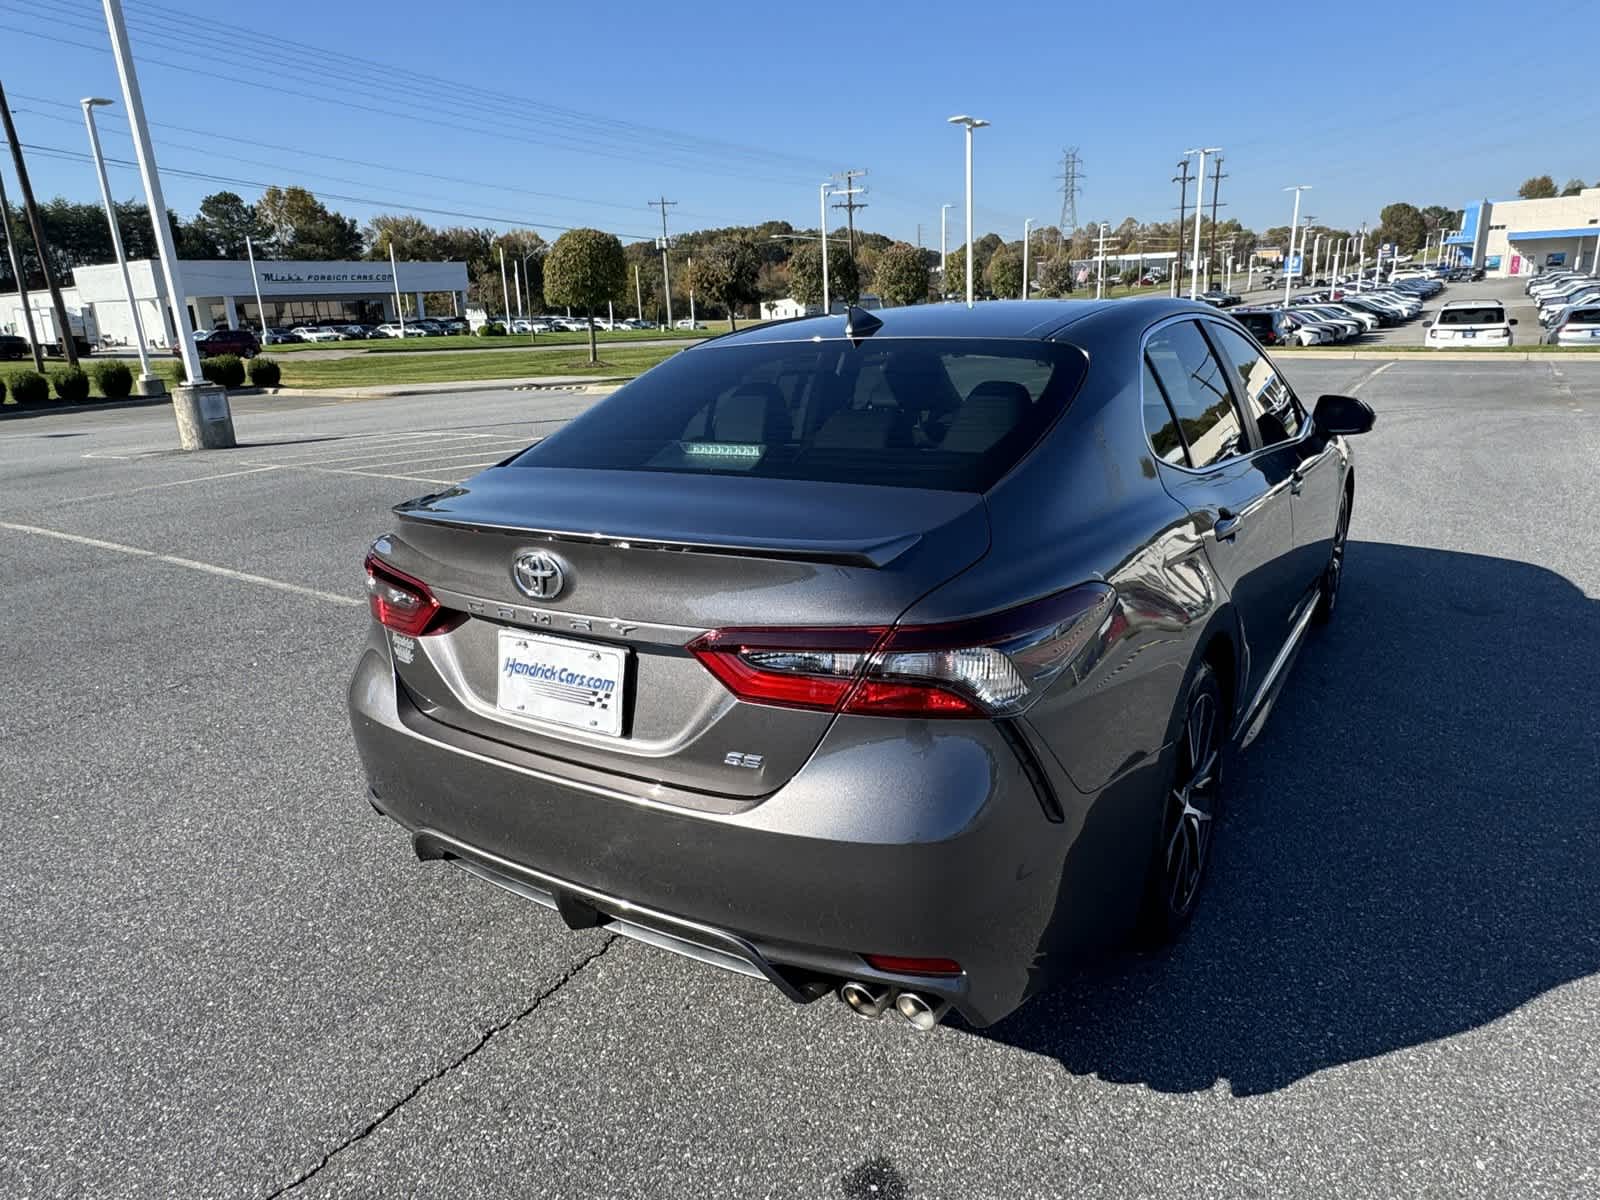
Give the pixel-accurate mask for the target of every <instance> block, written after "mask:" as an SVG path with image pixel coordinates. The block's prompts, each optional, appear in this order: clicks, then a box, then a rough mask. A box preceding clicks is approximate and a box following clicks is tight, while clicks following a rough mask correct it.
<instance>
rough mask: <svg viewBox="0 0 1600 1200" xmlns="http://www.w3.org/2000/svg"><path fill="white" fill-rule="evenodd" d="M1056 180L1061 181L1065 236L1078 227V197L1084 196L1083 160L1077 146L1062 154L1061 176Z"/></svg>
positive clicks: (1061, 223)
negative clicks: (1079, 155)
mask: <svg viewBox="0 0 1600 1200" xmlns="http://www.w3.org/2000/svg"><path fill="white" fill-rule="evenodd" d="M1056 178H1058V179H1060V180H1061V222H1060V228H1061V232H1062V233H1063V234H1070V233H1071V232H1072V231H1073V230H1074V229H1076V228H1077V227H1078V197H1079V196H1080V195H1082V194H1083V160H1082V159H1081V158H1079V157H1078V148H1077V147H1076V146H1068V147H1067V148H1066V149H1065V150H1063V151H1062V152H1061V174H1060V175H1058V176H1057V177H1056Z"/></svg>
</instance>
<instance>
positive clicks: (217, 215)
mask: <svg viewBox="0 0 1600 1200" xmlns="http://www.w3.org/2000/svg"><path fill="white" fill-rule="evenodd" d="M191 224H192V225H193V226H194V229H195V236H196V238H197V240H203V241H204V242H205V243H206V244H207V245H209V246H210V248H211V253H210V254H209V255H207V257H208V258H209V257H214V258H245V257H247V253H246V251H245V244H244V241H245V238H249V239H250V240H251V241H252V243H254V244H255V248H256V254H257V255H258V256H259V255H260V254H261V251H262V246H261V243H262V242H263V241H264V240H265V239H266V238H267V236H268V230H267V227H266V226H265V225H264V224H263V223H262V221H261V218H260V217H259V216H257V215H256V209H255V205H253V204H246V203H245V202H244V199H243V198H242V197H240V196H239V195H238V194H237V193H234V192H213V193H212V194H211V195H209V196H207V197H206V198H205V199H203V200H201V201H200V213H199V215H198V216H197V217H195V219H194V221H193V222H192V223H191Z"/></svg>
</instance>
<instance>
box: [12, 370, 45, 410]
mask: <svg viewBox="0 0 1600 1200" xmlns="http://www.w3.org/2000/svg"><path fill="white" fill-rule="evenodd" d="M11 398H12V399H13V400H15V401H16V402H17V403H18V404H43V403H44V402H45V401H47V400H49V399H50V381H49V380H48V379H46V378H45V377H44V376H43V375H41V374H39V372H37V371H18V372H17V373H16V374H15V375H13V376H12V377H11Z"/></svg>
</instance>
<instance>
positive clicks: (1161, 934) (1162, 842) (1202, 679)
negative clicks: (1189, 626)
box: [1136, 662, 1228, 947]
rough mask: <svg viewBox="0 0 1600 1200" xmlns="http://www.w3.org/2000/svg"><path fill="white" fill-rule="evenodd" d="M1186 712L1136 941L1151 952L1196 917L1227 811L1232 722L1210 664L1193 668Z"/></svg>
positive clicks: (1164, 943)
mask: <svg viewBox="0 0 1600 1200" xmlns="http://www.w3.org/2000/svg"><path fill="white" fill-rule="evenodd" d="M1183 711H1184V717H1183V726H1182V728H1181V731H1180V732H1179V734H1178V749H1177V761H1176V763H1175V764H1174V767H1173V777H1172V780H1171V782H1170V784H1169V786H1168V787H1167V789H1166V792H1165V794H1164V795H1163V796H1162V798H1161V818H1160V823H1159V827H1158V830H1157V837H1156V843H1155V846H1154V848H1153V850H1152V852H1151V858H1150V866H1149V869H1148V870H1147V872H1146V876H1145V895H1144V902H1143V905H1142V907H1141V909H1140V913H1139V924H1138V928H1137V934H1136V936H1137V940H1138V942H1139V944H1141V945H1144V946H1150V947H1154V946H1162V945H1166V944H1167V943H1169V942H1171V941H1173V940H1174V939H1175V938H1177V936H1178V935H1179V934H1180V933H1182V932H1183V930H1184V928H1185V927H1186V926H1187V925H1188V924H1189V919H1190V917H1192V916H1193V915H1194V910H1195V906H1196V904H1197V902H1198V900H1199V897H1200V892H1201V890H1202V888H1203V886H1204V884H1205V879H1206V873H1207V868H1208V867H1209V865H1210V862H1211V857H1212V853H1211V852H1212V842H1213V840H1214V839H1213V833H1214V830H1215V827H1216V818H1217V817H1218V816H1219V815H1220V814H1221V811H1222V803H1221V802H1222V797H1223V779H1222V768H1223V760H1224V757H1225V756H1224V754H1223V750H1224V748H1225V746H1226V743H1227V729H1228V720H1227V713H1226V711H1225V708H1224V705H1223V697H1222V686H1221V684H1220V683H1218V681H1217V674H1216V672H1215V671H1213V670H1212V669H1211V665H1210V664H1209V663H1204V662H1202V663H1201V664H1200V666H1199V668H1198V670H1196V672H1195V675H1194V679H1193V680H1192V681H1191V682H1190V684H1189V692H1188V695H1187V696H1186V697H1185V698H1184V710H1183Z"/></svg>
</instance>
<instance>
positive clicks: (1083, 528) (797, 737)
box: [349, 299, 1373, 1028]
mask: <svg viewBox="0 0 1600 1200" xmlns="http://www.w3.org/2000/svg"><path fill="white" fill-rule="evenodd" d="M1372 422H1373V416H1372V412H1371V410H1370V409H1368V408H1367V407H1366V406H1365V405H1363V404H1362V403H1361V402H1360V401H1357V400H1354V399H1351V398H1348V397H1341V396H1323V397H1321V398H1320V399H1318V400H1317V401H1316V402H1315V404H1314V405H1313V404H1309V403H1308V402H1307V400H1306V398H1303V397H1300V396H1297V395H1296V394H1295V392H1294V390H1293V388H1292V387H1290V386H1289V383H1288V381H1287V380H1285V379H1284V378H1283V376H1282V375H1281V373H1280V372H1279V371H1278V369H1277V367H1276V366H1275V365H1274V363H1273V362H1272V361H1271V359H1270V358H1268V356H1267V355H1266V354H1265V353H1264V352H1263V351H1262V349H1261V347H1260V346H1259V345H1257V344H1256V342H1255V341H1254V340H1252V338H1251V337H1250V335H1249V333H1247V332H1246V331H1245V330H1244V328H1243V327H1242V326H1241V325H1239V324H1238V323H1237V322H1236V321H1234V320H1233V319H1232V318H1230V317H1228V316H1227V315H1226V314H1224V313H1220V312H1218V311H1216V310H1214V309H1211V308H1209V307H1207V306H1203V305H1197V304H1190V303H1186V302H1182V301H1169V300H1164V299H1163V300H1122V301H1117V302H1115V303H1094V302H1056V301H1032V302H1028V303H1020V302H996V303H989V304H982V305H979V306H978V307H977V308H975V309H967V308H964V307H959V306H955V305H928V306H918V307H912V308H903V309H893V310H888V311H883V312H878V313H865V312H861V311H859V310H852V311H851V313H850V314H848V315H847V316H832V317H817V318H809V319H802V320H798V321H791V322H785V323H780V324H774V325H766V326H762V327H760V328H755V329H750V330H747V331H745V332H742V333H739V334H735V335H733V336H730V337H722V338H717V339H715V340H713V341H710V342H706V343H703V344H701V345H699V346H696V347H694V348H692V349H689V350H686V351H684V352H683V353H681V354H679V355H677V356H676V357H674V358H672V359H670V360H669V361H667V362H665V363H663V364H662V365H660V366H658V367H656V368H655V369H654V370H652V371H650V372H648V373H647V374H645V375H643V376H641V377H640V378H639V379H637V380H635V381H634V382H633V383H630V384H628V385H627V386H626V387H624V388H622V389H621V390H620V391H618V392H616V393H615V394H614V395H612V396H611V397H609V398H608V399H606V400H604V401H602V402H600V403H598V404H596V405H595V406H594V407H593V408H591V409H590V410H588V411H587V412H586V413H584V414H583V415H582V416H580V417H578V418H577V419H576V420H574V421H572V422H571V423H570V424H569V425H567V426H566V427H565V428H563V429H562V430H561V431H560V432H559V433H556V434H555V435H553V436H552V437H549V438H547V439H545V440H544V441H542V442H539V443H538V444H536V445H534V446H533V447H531V448H530V449H528V450H526V451H525V452H523V453H521V454H519V455H517V456H515V457H513V458H511V459H508V460H507V461H506V462H504V463H502V464H500V465H499V466H496V467H494V468H491V469H490V470H487V471H484V472H482V473H481V474H479V475H476V476H473V477H472V478H471V479H468V480H467V481H466V482H464V483H462V484H461V485H459V486H457V487H452V488H449V489H447V490H446V491H443V492H440V493H438V494H436V495H431V496H423V497H421V498H420V499H417V500H413V501H410V502H408V503H405V504H402V505H400V506H399V507H398V508H396V509H395V520H394V522H393V524H392V526H391V528H390V530H389V532H387V533H385V534H384V535H383V536H381V537H379V538H378V539H377V540H376V541H375V542H374V543H373V545H372V551H371V553H370V554H369V555H368V557H367V560H366V570H367V588H368V591H369V593H370V598H371V608H372V617H373V620H372V624H371V629H370V635H369V637H368V639H367V643H366V645H365V647H364V649H363V650H362V652H361V656H360V660H359V662H358V663H357V665H356V670H355V676H354V678H353V679H352V681H351V684H350V695H349V699H350V714H351V720H352V723H353V725H354V729H355V739H356V743H357V746H358V747H359V749H360V754H361V759H362V762H363V764H364V766H365V769H366V774H367V778H368V781H369V783H370V786H371V796H370V798H371V802H372V804H373V805H374V806H375V807H376V808H377V809H378V810H379V811H380V812H382V813H383V814H385V815H386V816H388V817H389V818H390V819H392V820H393V821H395V822H396V823H397V824H399V825H400V826H401V827H402V828H404V829H405V830H406V832H407V833H408V834H409V835H410V838H411V842H412V846H413V847H414V849H415V851H416V853H417V855H418V856H419V857H421V858H424V859H442V860H447V861H449V862H452V863H454V864H455V865H457V866H458V867H460V868H462V869H463V870H464V871H466V872H468V873H469V874H472V875H477V876H479V877H481V878H482V879H485V880H488V881H490V882H492V883H495V884H497V885H499V886H501V887H503V888H507V889H509V890H510V891H512V892H515V893H517V894H519V895H521V896H524V897H526V898H528V899H530V900H533V901H537V902H539V903H541V904H545V905H547V906H549V907H551V908H553V909H554V910H555V911H556V912H557V913H559V914H560V916H561V918H562V919H563V920H564V921H565V922H566V923H567V924H568V925H569V926H571V927H573V928H586V927H595V926H600V927H605V928H607V929H609V930H612V931H614V932H616V933H620V934H624V935H627V936H630V937H634V938H637V939H639V940H641V941H645V942H649V943H651V944H653V945H656V946H660V947H663V948H666V949H669V950H674V951H677V952H679V953H682V954H686V955H689V956H691V957H693V958H696V959H700V960H702V961H704V962H707V963H712V964H715V965H718V966H722V967H725V968H728V969H730V970H733V971H738V972H742V973H744V974H746V975H750V976H755V977H757V978H760V979H764V980H766V981H768V982H769V983H770V984H772V985H773V986H775V987H777V988H779V989H780V990H781V991H782V992H783V993H784V994H786V995H788V996H789V997H791V998H793V999H795V1000H809V999H813V998H815V997H817V996H821V995H824V994H827V993H830V992H837V993H838V994H839V995H840V996H841V998H842V999H843V1000H844V1001H845V1002H846V1003H847V1004H848V1005H849V1006H850V1007H851V1008H852V1009H853V1010H854V1011H856V1012H857V1013H860V1014H862V1015H865V1016H878V1015H880V1014H882V1013H884V1012H886V1011H892V1012H897V1013H899V1014H901V1015H902V1016H904V1017H905V1018H906V1019H907V1020H909V1021H910V1022H911V1023H912V1024H914V1025H916V1026H918V1027H919V1028H930V1027H932V1026H933V1025H935V1024H937V1023H938V1022H939V1020H940V1019H941V1018H942V1017H943V1016H944V1015H945V1013H946V1012H947V1011H948V1010H949V1009H950V1008H951V1007H952V1006H953V1007H954V1008H955V1009H956V1010H957V1011H958V1012H960V1013H961V1014H962V1016H963V1017H964V1018H965V1019H966V1020H968V1021H969V1022H971V1023H973V1024H976V1025H986V1024H989V1023H991V1022H993V1021H996V1020H998V1019H1000V1018H1001V1017H1004V1016H1005V1015H1006V1014H1007V1013H1009V1012H1011V1011H1012V1010H1013V1009H1015V1008H1016V1007H1017V1006H1018V1005H1019V1004H1021V1003H1022V1002H1023V1001H1024V1000H1026V999H1027V998H1028V997H1029V996H1030V995H1031V994H1033V993H1034V992H1036V991H1038V990H1039V989H1041V988H1043V987H1045V986H1047V985H1048V984H1049V983H1050V982H1051V981H1052V980H1053V979H1056V978H1058V977H1059V975H1060V973H1061V972H1062V971H1063V970H1066V969H1068V968H1070V967H1071V965H1072V964H1073V963H1075V962H1078V961H1081V960H1082V959H1083V958H1084V956H1086V955H1090V954H1093V953H1094V952H1096V951H1098V950H1101V949H1103V948H1105V947H1107V946H1110V945H1115V944H1117V943H1119V942H1124V941H1127V940H1129V939H1141V940H1144V941H1146V942H1160V941H1163V940H1166V939H1170V938H1172V937H1173V936H1175V935H1176V934H1177V933H1178V932H1179V931H1180V930H1181V929H1182V928H1183V926H1184V924H1185V923H1186V922H1187V921H1188V919H1189V917H1190V914H1191V913H1192V912H1193V911H1194V908H1195V904H1196V902H1197V899H1198V897H1199V895H1200V893H1201V890H1202V885H1203V884H1204V882H1205V878H1206V872H1207V868H1208V866H1209V864H1210V861H1211V858H1212V853H1211V850H1212V838H1213V830H1214V828H1215V825H1214V818H1215V817H1216V815H1217V813H1218V811H1219V808H1220V806H1221V804H1222V802H1223V799H1224V797H1225V795H1226V793H1227V781H1228V771H1227V768H1228V766H1229V764H1230V762H1231V761H1232V757H1233V754H1234V753H1235V752H1236V751H1237V750H1239V749H1241V748H1242V747H1243V746H1245V745H1247V744H1248V743H1249V742H1250V740H1251V739H1252V738H1253V737H1254V736H1255V735H1256V733H1257V732H1258V731H1259V729H1260V728H1261V725H1262V722H1263V721H1264V720H1265V719H1266V716H1267V712H1268V710H1269V709H1270V707H1271V705H1272V702H1273V699H1274V697H1275V696H1276V694H1277V692H1278V689H1279V688H1280V687H1282V686H1283V683H1284V680H1285V677H1286V676H1287V675H1288V673H1289V668H1290V665H1291V663H1292V661H1293V659H1294V654H1295V651H1296V649H1297V647H1298V646H1299V644H1300V641H1301V639H1302V637H1304V636H1305V635H1306V633H1307V630H1308V628H1309V627H1310V626H1311V625H1312V624H1314V623H1316V622H1318V621H1322V620H1326V619H1327V618H1328V617H1329V616H1331V615H1332V613H1333V610H1334V605H1335V602H1336V601H1337V599H1338V595H1339V582H1340V576H1341V572H1342V566H1343V562H1344V541H1345V530H1346V528H1347V527H1348V524H1349V520H1350V512H1351V506H1352V505H1353V504H1354V502H1355V498H1356V478H1355V472H1354V469H1353V467H1352V464H1351V459H1350V453H1349V450H1348V448H1347V446H1346V443H1345V440H1344V438H1345V435H1349V434H1356V433H1361V432H1364V431H1366V430H1367V429H1370V428H1371V426H1372Z"/></svg>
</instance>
